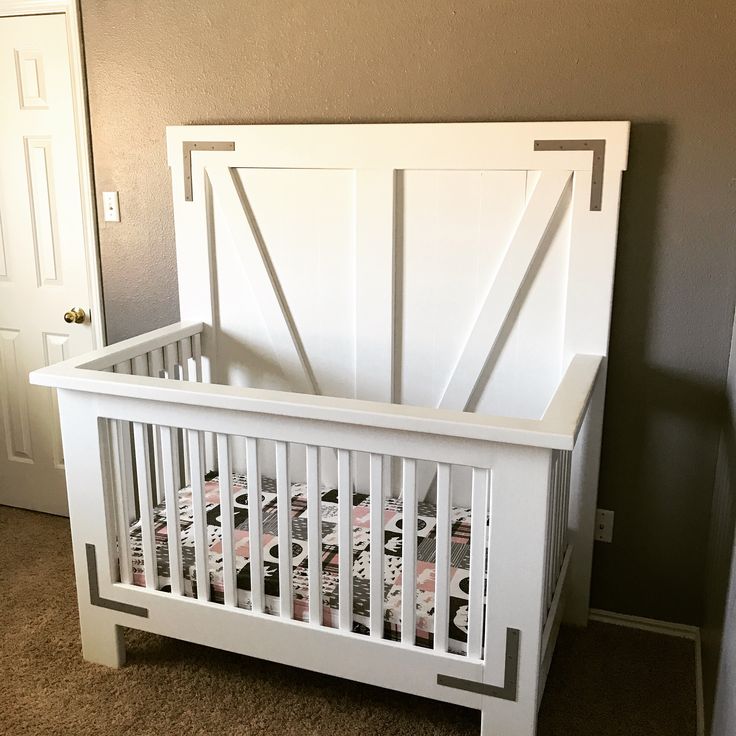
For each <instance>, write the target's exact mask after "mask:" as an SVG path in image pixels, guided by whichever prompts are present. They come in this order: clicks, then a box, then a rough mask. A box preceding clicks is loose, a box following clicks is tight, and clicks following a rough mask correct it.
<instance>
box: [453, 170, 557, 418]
mask: <svg viewBox="0 0 736 736" xmlns="http://www.w3.org/2000/svg"><path fill="white" fill-rule="evenodd" d="M569 180H570V172H569V171H543V172H542V174H541V176H540V177H539V181H538V182H537V185H536V187H535V188H534V192H533V194H532V196H531V199H530V200H529V202H528V204H527V207H526V209H525V210H524V214H523V215H522V217H521V220H520V222H519V224H518V226H517V228H516V231H515V233H514V236H513V237H512V239H511V242H510V243H509V246H508V248H507V250H506V254H505V256H504V259H503V261H502V262H501V265H500V267H499V270H498V273H497V274H496V277H495V279H494V280H493V283H492V284H491V287H490V289H489V290H488V294H487V295H486V299H485V301H484V303H483V306H482V307H481V310H480V313H479V315H478V318H477V320H476V321H475V324H474V326H473V328H472V330H471V332H470V335H469V337H468V340H467V342H466V344H465V347H464V348H463V351H462V353H461V355H460V358H459V359H458V362H457V364H456V366H455V368H454V370H453V373H452V376H451V377H450V380H449V382H448V384H447V387H446V388H445V391H444V394H443V396H442V398H441V400H440V402H439V407H440V408H444V409H459V410H464V409H465V408H466V407H467V404H468V401H469V400H470V399H471V397H472V395H473V392H474V391H475V388H476V386H477V384H478V380H479V378H480V377H481V373H482V371H483V368H484V367H485V364H486V361H487V360H488V357H489V355H491V353H492V352H493V348H494V345H495V343H496V340H497V339H498V336H499V334H500V333H501V330H502V329H503V327H504V325H505V323H506V320H507V318H508V316H509V314H510V312H511V309H512V307H513V305H514V302H515V300H516V298H517V294H518V293H519V290H520V288H521V286H522V284H523V283H524V280H525V279H526V276H527V274H528V272H529V269H530V267H531V265H532V262H533V260H534V256H535V255H536V253H537V250H538V248H539V246H540V244H541V243H542V242H543V239H544V237H545V234H546V233H547V231H548V227H549V225H550V221H551V219H552V216H553V214H554V212H555V210H556V209H557V205H558V204H559V202H560V199H561V197H562V194H563V192H564V191H565V188H566V187H567V183H568V181H569Z"/></svg>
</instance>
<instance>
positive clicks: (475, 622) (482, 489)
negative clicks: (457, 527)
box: [468, 468, 491, 659]
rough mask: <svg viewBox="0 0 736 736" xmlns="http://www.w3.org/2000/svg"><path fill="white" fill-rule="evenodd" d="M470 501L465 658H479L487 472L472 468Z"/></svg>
mask: <svg viewBox="0 0 736 736" xmlns="http://www.w3.org/2000/svg"><path fill="white" fill-rule="evenodd" d="M472 483H473V500H472V506H471V518H470V590H469V593H468V656H469V657H475V658H478V659H480V658H481V657H482V656H483V601H484V592H485V590H484V588H485V559H486V545H487V542H488V539H487V535H488V503H489V501H490V491H491V487H490V472H489V471H488V470H481V469H478V468H473V480H472Z"/></svg>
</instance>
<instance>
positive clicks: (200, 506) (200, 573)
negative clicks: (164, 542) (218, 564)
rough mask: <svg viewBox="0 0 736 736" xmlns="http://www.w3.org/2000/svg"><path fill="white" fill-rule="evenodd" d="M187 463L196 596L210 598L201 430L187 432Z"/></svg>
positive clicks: (200, 598)
mask: <svg viewBox="0 0 736 736" xmlns="http://www.w3.org/2000/svg"><path fill="white" fill-rule="evenodd" d="M187 439H188V442H189V463H190V477H191V488H192V516H193V527H194V558H195V567H196V575H197V598H199V600H201V601H208V600H210V573H209V560H208V556H209V545H208V541H209V539H208V534H207V510H206V507H205V499H204V474H205V470H204V447H203V443H202V433H201V432H196V431H195V432H189V433H188V435H187Z"/></svg>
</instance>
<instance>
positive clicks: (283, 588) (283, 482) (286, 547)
mask: <svg viewBox="0 0 736 736" xmlns="http://www.w3.org/2000/svg"><path fill="white" fill-rule="evenodd" d="M276 508H277V518H278V530H279V605H280V610H279V614H280V616H281V618H289V619H290V618H292V616H293V610H294V607H293V588H292V569H291V566H292V557H291V485H290V483H289V452H288V446H287V444H286V442H277V443H276Z"/></svg>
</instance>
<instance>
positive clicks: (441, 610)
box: [434, 463, 450, 652]
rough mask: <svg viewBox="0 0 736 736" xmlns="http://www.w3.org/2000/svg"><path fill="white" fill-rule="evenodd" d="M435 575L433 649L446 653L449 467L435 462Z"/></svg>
mask: <svg viewBox="0 0 736 736" xmlns="http://www.w3.org/2000/svg"><path fill="white" fill-rule="evenodd" d="M434 577H435V594H434V648H435V649H437V650H439V651H442V652H446V651H447V636H448V631H449V608H450V598H449V596H450V592H449V591H450V586H449V577H450V466H449V465H448V464H447V463H437V555H436V558H435V576H434Z"/></svg>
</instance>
